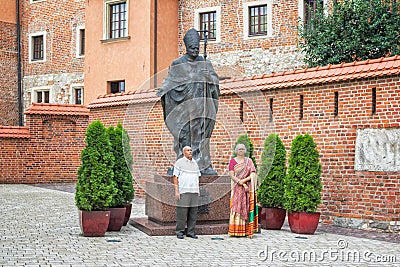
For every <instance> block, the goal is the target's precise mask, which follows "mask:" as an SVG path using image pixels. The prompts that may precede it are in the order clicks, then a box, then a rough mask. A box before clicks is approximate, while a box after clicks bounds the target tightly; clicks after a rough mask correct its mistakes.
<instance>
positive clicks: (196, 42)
mask: <svg viewBox="0 0 400 267" xmlns="http://www.w3.org/2000/svg"><path fill="white" fill-rule="evenodd" d="M183 42H184V43H185V46H186V53H187V54H188V55H189V56H190V57H191V58H193V59H194V58H196V57H197V56H198V55H199V49H200V35H199V33H198V32H197V31H196V30H195V29H193V28H192V29H190V30H188V31H187V32H186V34H185V36H184V37H183Z"/></svg>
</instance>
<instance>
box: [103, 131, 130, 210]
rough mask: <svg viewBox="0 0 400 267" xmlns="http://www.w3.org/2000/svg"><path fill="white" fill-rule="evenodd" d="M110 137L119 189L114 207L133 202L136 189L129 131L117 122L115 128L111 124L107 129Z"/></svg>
mask: <svg viewBox="0 0 400 267" xmlns="http://www.w3.org/2000/svg"><path fill="white" fill-rule="evenodd" d="M107 132H108V135H109V137H110V142H111V146H112V151H113V153H114V158H115V162H114V163H115V164H114V169H113V170H114V181H115V183H116V187H117V189H118V193H117V194H116V196H115V198H114V201H113V204H112V206H113V207H120V206H126V205H128V204H130V203H131V201H132V199H133V197H134V194H135V191H134V188H133V180H132V174H131V168H132V164H133V159H132V153H131V147H130V144H129V135H128V132H127V131H126V130H125V129H124V128H123V127H122V124H121V123H118V124H117V128H115V129H114V127H113V126H110V127H109V128H108V129H107Z"/></svg>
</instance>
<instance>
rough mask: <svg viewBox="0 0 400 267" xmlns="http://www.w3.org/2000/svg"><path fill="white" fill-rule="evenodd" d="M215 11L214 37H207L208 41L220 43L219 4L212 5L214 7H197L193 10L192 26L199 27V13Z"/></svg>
mask: <svg viewBox="0 0 400 267" xmlns="http://www.w3.org/2000/svg"><path fill="white" fill-rule="evenodd" d="M211 12H215V17H216V19H215V24H216V27H215V39H208V42H209V43H220V42H221V7H220V6H214V7H204V8H198V9H195V10H194V20H193V21H194V25H193V26H194V28H195V29H199V30H200V29H201V25H200V16H201V14H204V13H211Z"/></svg>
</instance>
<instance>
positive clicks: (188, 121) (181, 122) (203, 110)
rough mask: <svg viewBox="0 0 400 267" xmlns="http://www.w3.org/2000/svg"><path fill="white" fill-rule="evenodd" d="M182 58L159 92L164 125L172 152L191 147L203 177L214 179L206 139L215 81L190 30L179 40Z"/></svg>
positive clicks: (216, 91) (214, 109) (214, 104)
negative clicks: (172, 144)
mask: <svg viewBox="0 0 400 267" xmlns="http://www.w3.org/2000/svg"><path fill="white" fill-rule="evenodd" d="M183 40H184V42H185V46H186V54H185V55H183V56H181V57H179V58H178V59H176V60H174V61H173V62H172V65H171V66H170V68H169V70H168V76H167V77H166V78H165V80H164V81H163V83H162V86H161V88H159V90H158V92H157V95H158V96H160V97H161V104H162V107H163V112H164V121H165V124H166V126H167V128H168V130H169V131H170V132H171V133H172V135H173V136H174V150H175V153H176V155H177V158H178V159H179V158H181V157H182V154H181V151H182V148H183V147H184V146H191V147H192V148H193V158H194V159H195V160H196V162H197V163H198V165H199V167H200V171H201V173H202V174H205V175H216V174H217V173H216V172H215V171H214V170H213V169H212V166H211V159H210V138H211V134H212V131H213V129H214V124H215V118H216V114H217V110H218V97H219V85H218V82H219V79H218V75H217V74H216V73H215V71H214V69H213V67H212V65H211V62H210V61H208V60H207V61H205V60H204V58H203V57H202V56H199V48H200V36H199V34H198V32H197V31H196V30H195V29H190V30H189V31H188V32H187V33H186V34H185V37H184V38H183Z"/></svg>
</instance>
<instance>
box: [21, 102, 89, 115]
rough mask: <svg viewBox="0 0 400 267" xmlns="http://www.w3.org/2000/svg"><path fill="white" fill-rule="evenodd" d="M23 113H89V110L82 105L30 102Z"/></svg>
mask: <svg viewBox="0 0 400 267" xmlns="http://www.w3.org/2000/svg"><path fill="white" fill-rule="evenodd" d="M24 114H38V115H39V114H46V115H49V114H52V115H87V116H88V115H89V110H88V109H87V108H86V107H85V106H83V105H75V104H49V103H32V105H31V106H30V107H29V108H28V109H27V110H26V111H25V112H24Z"/></svg>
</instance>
